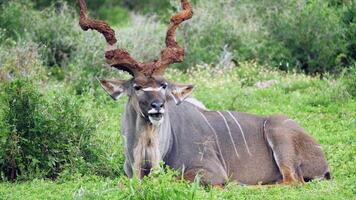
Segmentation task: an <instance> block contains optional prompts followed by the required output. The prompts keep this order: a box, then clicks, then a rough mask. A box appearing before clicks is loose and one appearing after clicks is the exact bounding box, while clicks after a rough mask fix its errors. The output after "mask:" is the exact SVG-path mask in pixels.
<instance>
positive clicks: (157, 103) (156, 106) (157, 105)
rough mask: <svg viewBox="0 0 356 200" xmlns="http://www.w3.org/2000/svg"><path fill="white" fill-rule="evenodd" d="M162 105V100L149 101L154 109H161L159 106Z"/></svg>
mask: <svg viewBox="0 0 356 200" xmlns="http://www.w3.org/2000/svg"><path fill="white" fill-rule="evenodd" d="M163 105H164V102H163V101H153V102H152V103H151V106H152V108H154V109H156V110H159V109H161V108H162V107H163Z"/></svg>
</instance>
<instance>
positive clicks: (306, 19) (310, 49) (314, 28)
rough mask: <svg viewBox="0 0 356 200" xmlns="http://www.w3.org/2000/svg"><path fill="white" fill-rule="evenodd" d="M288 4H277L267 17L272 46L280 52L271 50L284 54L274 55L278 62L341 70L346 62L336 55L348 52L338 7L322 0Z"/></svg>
mask: <svg viewBox="0 0 356 200" xmlns="http://www.w3.org/2000/svg"><path fill="white" fill-rule="evenodd" d="M285 5H287V6H281V7H277V8H275V11H274V12H272V13H271V14H270V15H269V16H268V18H266V19H267V22H268V25H267V26H268V29H269V31H270V37H271V39H272V41H273V43H272V47H276V50H277V52H273V51H275V50H274V48H269V50H271V51H272V55H278V54H281V55H283V56H282V57H280V58H279V57H277V56H273V57H272V59H271V61H272V62H273V63H274V65H279V66H280V67H281V68H284V69H286V68H287V69H288V68H289V67H294V66H297V67H298V68H299V69H302V70H303V71H305V72H307V73H324V72H326V71H337V70H339V69H338V66H339V65H341V64H342V63H339V62H337V59H336V58H337V57H338V56H340V55H341V54H342V53H343V52H345V47H346V42H345V40H344V38H343V34H344V29H343V26H342V22H341V21H340V16H339V15H338V13H337V10H335V9H334V8H330V7H328V4H327V3H325V2H324V1H319V0H314V1H309V2H307V3H302V2H300V1H291V2H290V3H286V4H285ZM265 47H267V45H266V46H265ZM280 47H282V49H280ZM284 52H286V53H284ZM265 53H266V52H265ZM288 65H289V66H288Z"/></svg>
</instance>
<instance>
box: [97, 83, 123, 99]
mask: <svg viewBox="0 0 356 200" xmlns="http://www.w3.org/2000/svg"><path fill="white" fill-rule="evenodd" d="M97 80H98V81H99V82H100V85H101V87H102V88H103V89H104V90H105V91H106V92H107V93H108V94H109V95H110V96H111V98H113V99H114V100H118V99H119V98H120V97H121V96H122V95H123V94H124V92H125V86H124V84H125V83H126V81H121V80H99V79H97Z"/></svg>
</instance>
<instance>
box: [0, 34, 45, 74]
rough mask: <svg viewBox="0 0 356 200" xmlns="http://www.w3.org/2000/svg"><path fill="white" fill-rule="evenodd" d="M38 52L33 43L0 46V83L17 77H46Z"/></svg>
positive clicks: (36, 46)
mask: <svg viewBox="0 0 356 200" xmlns="http://www.w3.org/2000/svg"><path fill="white" fill-rule="evenodd" d="M38 51H39V50H38V45H37V44H36V43H33V42H22V41H21V42H18V43H17V44H16V45H14V46H8V45H0V81H6V80H11V79H14V78H18V77H26V78H29V79H37V78H41V79H44V78H45V77H46V76H45V73H44V70H43V69H44V68H43V66H42V60H41V58H40V55H39V52H38Z"/></svg>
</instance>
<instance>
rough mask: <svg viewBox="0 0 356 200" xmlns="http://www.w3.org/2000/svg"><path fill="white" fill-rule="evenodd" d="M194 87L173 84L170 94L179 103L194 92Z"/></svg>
mask: <svg viewBox="0 0 356 200" xmlns="http://www.w3.org/2000/svg"><path fill="white" fill-rule="evenodd" d="M193 89H194V86H193V85H190V84H189V85H183V84H173V85H172V86H171V91H170V94H171V95H172V97H173V99H174V101H175V102H176V104H177V105H179V104H180V103H182V102H183V101H184V100H185V99H186V98H187V97H189V95H191V94H192V92H193Z"/></svg>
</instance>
